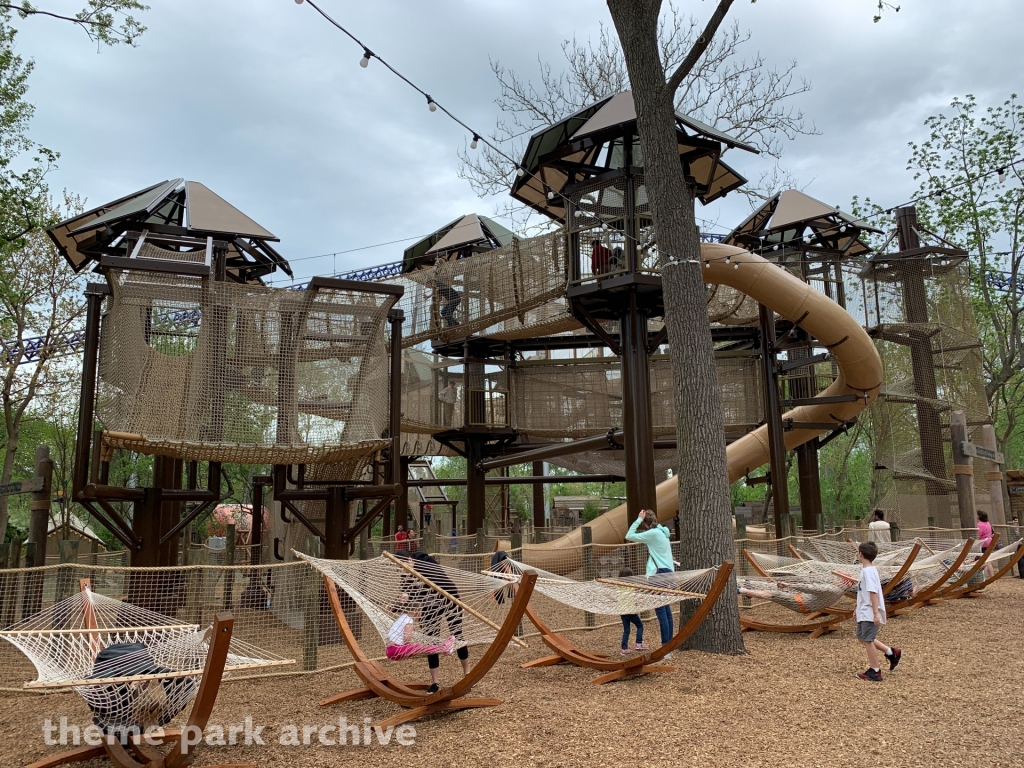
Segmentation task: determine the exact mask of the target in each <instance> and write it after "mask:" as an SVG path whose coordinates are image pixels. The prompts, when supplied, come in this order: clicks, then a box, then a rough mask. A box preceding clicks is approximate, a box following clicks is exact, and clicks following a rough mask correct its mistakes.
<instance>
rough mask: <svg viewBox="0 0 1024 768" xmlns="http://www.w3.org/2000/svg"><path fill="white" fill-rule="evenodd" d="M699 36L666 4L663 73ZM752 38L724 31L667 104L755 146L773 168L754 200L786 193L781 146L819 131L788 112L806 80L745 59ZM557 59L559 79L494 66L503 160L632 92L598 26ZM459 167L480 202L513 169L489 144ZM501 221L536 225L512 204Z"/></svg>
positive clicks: (494, 136) (607, 34)
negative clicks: (533, 137)
mask: <svg viewBox="0 0 1024 768" xmlns="http://www.w3.org/2000/svg"><path fill="white" fill-rule="evenodd" d="M700 31H701V30H700V27H699V26H698V22H697V20H696V19H694V18H693V17H687V16H683V15H682V14H681V13H680V12H679V10H678V9H677V8H676V7H675V6H673V5H669V8H668V12H667V13H666V15H665V18H663V19H662V20H661V22H660V24H659V26H658V53H659V56H660V57H661V60H662V61H663V62H665V67H666V69H668V70H671V69H674V68H675V67H677V66H678V65H679V64H680V63H682V61H683V59H684V58H685V56H686V54H687V52H688V51H689V50H690V49H691V48H692V47H693V44H694V42H695V41H696V39H697V37H698V35H699V34H700ZM749 40H750V33H749V32H743V31H741V30H740V28H739V26H738V25H737V24H733V25H732V26H731V27H729V28H728V29H727V30H725V31H724V33H723V34H722V35H721V36H720V37H718V38H716V39H715V40H714V41H712V43H711V45H709V46H708V50H707V52H706V53H705V55H704V56H703V57H702V58H701V59H700V60H699V61H698V62H697V63H696V64H695V65H694V68H693V70H692V71H691V73H690V74H689V76H688V77H687V78H686V80H685V82H683V83H682V84H681V85H680V87H679V89H678V90H677V91H676V93H675V94H674V96H673V101H674V104H675V107H676V109H678V110H679V111H681V112H683V113H686V114H690V115H693V116H694V117H696V118H697V119H699V120H702V121H703V122H705V123H708V124H710V125H713V126H715V127H716V128H719V129H721V130H724V131H726V132H728V133H730V134H732V135H733V136H735V137H736V138H738V139H740V140H742V141H743V142H745V143H747V144H752V145H754V146H756V147H757V148H758V149H759V150H760V151H761V153H762V154H764V155H766V156H768V157H770V158H772V159H774V160H775V161H776V162H775V165H774V167H772V168H771V169H769V170H767V171H764V172H763V173H762V174H761V177H760V179H759V181H758V182H757V183H756V184H754V185H750V186H748V187H747V188H746V189H745V190H744V192H745V193H746V194H749V195H750V196H751V197H752V198H756V199H758V200H760V199H762V198H763V197H766V196H768V195H770V194H772V193H774V192H776V191H778V190H779V189H781V188H783V187H784V186H793V183H794V182H793V179H792V177H791V176H790V174H789V173H787V172H786V171H785V170H784V169H783V168H782V167H781V166H780V165H779V163H778V161H779V160H780V158H781V157H782V155H783V152H784V150H785V144H786V141H787V140H790V139H793V138H795V137H796V136H798V135H801V134H803V135H809V134H815V133H817V130H816V129H815V128H814V126H813V125H810V126H808V125H807V123H806V121H805V119H804V115H803V112H801V111H800V110H799V109H797V108H796V106H795V105H794V100H795V98H796V97H798V96H799V95H801V94H803V93H806V92H807V91H809V90H810V87H811V86H810V83H809V82H808V81H807V80H804V79H801V78H797V77H796V75H795V70H796V62H795V61H791V62H789V63H788V64H787V65H786V66H784V67H781V68H771V67H767V66H766V65H765V60H764V57H763V56H762V55H761V54H760V53H756V52H755V53H753V54H752V55H751V56H749V57H744V55H743V54H744V50H743V47H744V45H745V44H746V43H747V42H748V41H749ZM562 53H563V55H564V57H565V68H564V71H556V70H554V69H553V68H552V66H551V64H548V63H545V62H543V61H542V62H539V66H540V73H539V80H538V81H537V83H536V84H534V82H533V81H531V80H528V79H524V78H523V77H521V76H520V75H519V74H517V73H516V72H515V71H512V70H508V69H506V68H505V67H503V66H502V65H501V63H500V62H497V61H492V62H491V70H492V71H493V72H494V76H495V78H496V79H497V81H498V84H499V86H500V88H501V96H500V97H499V98H498V99H497V100H496V104H497V105H498V108H499V110H500V116H499V118H498V121H497V123H496V125H495V128H494V130H493V131H492V132H491V133H490V135H489V139H490V140H491V141H492V142H494V143H495V144H496V145H498V146H500V147H501V148H502V150H503V152H504V154H505V155H508V156H511V157H521V156H522V154H523V151H524V149H525V146H526V143H527V141H528V138H529V137H528V134H531V133H533V132H535V131H537V130H539V129H541V128H544V127H546V126H548V125H551V124H553V123H556V122H558V121H559V120H561V119H563V118H564V117H566V116H567V115H570V114H572V113H573V112H576V111H578V110H580V109H583V108H584V107H586V106H588V105H590V104H593V103H594V102H596V101H599V100H600V99H604V98H607V97H608V96H611V95H613V94H616V93H619V92H620V91H624V90H628V89H629V87H630V80H629V73H628V72H627V69H626V62H625V60H624V58H623V56H622V50H621V47H620V45H619V42H618V39H617V38H616V37H615V35H614V33H613V32H612V31H611V30H609V29H608V28H607V27H605V26H604V25H602V26H601V29H600V32H599V34H598V37H597V40H596V41H593V40H586V41H580V40H578V39H576V38H575V37H574V38H573V39H572V40H566V41H564V42H563V43H562ZM459 160H460V166H459V175H460V176H461V177H462V178H465V179H467V180H468V181H469V182H470V184H471V185H472V187H473V190H474V191H475V192H477V194H480V195H482V196H483V195H494V194H499V193H502V192H505V191H507V190H508V188H509V186H510V185H511V183H512V181H513V178H514V173H515V168H514V167H512V166H511V164H510V163H509V162H508V160H507V158H506V157H505V156H503V155H502V154H500V153H498V152H496V151H494V150H493V149H491V148H490V147H488V146H486V145H484V146H483V147H482V148H481V149H480V150H479V151H476V150H471V149H468V148H465V147H464V148H463V150H462V151H461V152H460V153H459ZM501 213H502V215H504V216H505V217H508V218H511V219H512V220H513V221H514V222H515V223H516V225H517V226H518V227H519V228H520V229H523V228H527V227H528V226H530V225H531V224H532V225H534V226H536V220H535V219H531V218H530V217H531V213H529V212H527V211H523V210H519V209H517V208H516V207H514V206H513V204H511V203H510V204H508V205H506V206H504V209H503V210H502V211H501Z"/></svg>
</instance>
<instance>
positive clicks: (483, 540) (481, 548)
mask: <svg viewBox="0 0 1024 768" xmlns="http://www.w3.org/2000/svg"><path fill="white" fill-rule="evenodd" d="M486 551H487V536H486V535H485V534H484V529H483V528H478V529H477V532H476V553H477V554H478V555H482V554H483V553H484V552H486Z"/></svg>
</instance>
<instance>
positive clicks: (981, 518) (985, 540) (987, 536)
mask: <svg viewBox="0 0 1024 768" xmlns="http://www.w3.org/2000/svg"><path fill="white" fill-rule="evenodd" d="M978 543H979V544H981V551H982V553H984V552H985V550H986V549H988V548H989V547H990V546H991V544H992V523H990V522H989V521H988V513H987V512H979V513H978ZM993 572H994V571H993V569H992V566H991V565H989V564H988V563H987V562H986V563H985V578H986V579H987V578H989V577H990V576H991V575H992V574H993Z"/></svg>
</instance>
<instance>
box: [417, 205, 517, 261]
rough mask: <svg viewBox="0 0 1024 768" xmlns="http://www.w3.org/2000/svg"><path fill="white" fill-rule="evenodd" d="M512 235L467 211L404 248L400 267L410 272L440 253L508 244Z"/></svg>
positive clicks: (488, 220)
mask: <svg viewBox="0 0 1024 768" xmlns="http://www.w3.org/2000/svg"><path fill="white" fill-rule="evenodd" d="M514 238H515V235H513V234H512V233H511V232H510V231H509V230H507V229H505V227H503V226H501V225H500V224H498V222H496V221H494V220H493V219H489V218H487V217H486V216H480V215H478V214H475V213H468V214H466V215H465V216H460V217H459V218H457V219H456V220H455V221H452V222H449V223H448V224H445V225H444V226H443V227H441V228H440V229H438V230H437V231H435V232H432V233H431V234H429V235H427V236H426V237H425V238H423V239H422V240H420V241H419V242H417V243H415V244H414V245H411V246H409V247H408V248H406V249H405V253H404V255H403V260H404V262H405V263H404V265H403V271H405V272H411V271H412V270H414V269H416V267H418V266H420V265H422V264H433V263H434V261H435V260H436V259H437V258H438V257H439V256H447V255H448V254H451V253H459V254H461V255H468V254H469V253H483V252H484V251H490V250H492V249H494V248H500V247H501V246H503V245H508V244H509V243H511V242H512V240H513V239H514Z"/></svg>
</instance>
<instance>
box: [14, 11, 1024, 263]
mask: <svg viewBox="0 0 1024 768" xmlns="http://www.w3.org/2000/svg"><path fill="white" fill-rule="evenodd" d="M147 2H149V3H150V4H151V5H152V10H151V11H149V12H148V13H146V14H144V19H143V21H144V23H145V24H146V25H147V26H148V28H149V30H148V31H147V32H146V34H145V35H144V36H143V37H142V38H141V39H140V41H139V45H138V47H137V48H128V47H125V46H118V47H116V48H113V49H110V48H107V49H103V50H102V51H100V52H99V53H97V51H96V46H95V45H93V44H91V43H90V42H89V40H88V39H87V38H86V37H85V35H84V34H83V33H82V32H81V31H80V30H78V29H76V28H74V27H73V26H72V25H70V24H66V23H62V22H58V21H53V20H48V19H44V18H40V17H37V18H32V19H28V20H26V21H23V22H20V29H21V33H20V35H19V43H18V50H19V52H20V53H22V54H23V55H25V56H27V57H32V58H34V59H35V61H36V70H35V73H34V74H33V76H32V78H31V81H30V90H29V98H30V100H31V101H32V102H33V103H34V104H35V105H36V116H35V119H34V122H33V124H32V136H33V138H35V139H36V140H37V141H38V142H40V143H42V144H44V145H45V146H48V147H51V148H53V149H56V150H58V151H59V152H60V153H61V155H62V156H61V159H60V166H59V168H58V169H57V170H56V171H55V172H54V173H53V174H52V176H51V185H52V187H53V189H54V190H55V191H56V190H60V189H61V188H67V189H68V190H70V191H72V192H75V193H78V194H80V195H82V196H84V197H85V198H87V200H88V203H89V204H90V205H98V204H100V203H103V202H106V201H108V200H111V199H114V198H116V197H120V196H122V195H125V194H127V193H129V192H131V191H134V190H136V189H139V188H141V187H144V186H148V185H150V184H153V183H155V182H157V181H160V180H162V179H165V178H175V177H185V178H188V179H194V180H196V181H201V182H203V183H204V184H206V185H207V186H209V187H210V188H211V189H213V190H214V191H216V192H217V193H218V194H220V195H222V196H223V197H225V198H226V199H228V200H229V201H230V202H232V203H233V204H234V205H236V206H237V207H238V208H240V209H241V210H243V211H244V212H246V213H247V214H249V215H250V216H251V217H253V218H254V219H255V220H256V221H258V222H259V223H260V224H262V225H263V226H264V227H266V228H268V229H269V230H271V231H272V232H274V233H275V234H276V235H277V236H278V237H280V238H281V244H280V249H281V252H282V253H283V254H284V255H285V256H286V257H287V258H288V259H290V260H291V261H292V263H293V266H294V268H295V271H296V273H297V274H298V275H300V276H309V275H314V274H330V273H332V272H333V271H335V270H336V269H337V270H344V269H351V268H357V267H361V266H368V265H372V264H380V263H385V262H388V261H394V260H396V259H398V258H400V257H401V252H402V249H403V248H404V247H405V246H406V245H407V244H408V243H399V244H394V245H389V246H383V247H378V248H372V249H367V250H360V251H356V252H353V253H349V254H343V255H338V256H327V257H323V258H311V257H316V256H319V255H321V254H331V253H335V252H338V251H345V250H350V249H356V248H362V247H364V246H369V245H374V244H377V243H383V242H385V241H392V240H398V239H401V238H412V237H416V236H420V235H424V234H427V233H429V232H431V231H433V230H434V229H436V228H437V227H439V226H441V225H443V224H445V223H447V222H448V221H450V220H452V219H454V218H456V217H457V216H459V215H461V214H464V213H469V212H474V211H475V212H478V213H482V214H490V213H491V212H492V211H493V210H494V202H495V201H493V200H480V199H478V198H477V197H476V196H475V195H474V194H473V192H472V190H471V189H470V188H469V185H468V183H467V182H465V181H462V180H460V179H459V178H458V176H457V173H456V171H457V168H458V159H457V157H456V151H457V150H458V149H459V148H460V147H461V146H462V144H463V142H464V141H465V140H466V139H467V138H468V137H467V136H466V134H465V132H464V131H463V130H462V129H461V128H459V127H458V126H457V125H455V124H454V123H452V122H451V121H450V120H448V119H447V118H446V117H444V116H443V115H442V113H440V112H437V113H433V114H432V113H430V112H429V111H428V110H427V106H426V103H425V100H424V99H423V97H422V96H420V95H418V94H416V93H415V92H413V91H411V90H410V89H409V88H408V87H407V86H406V85H405V84H404V83H402V82H401V81H399V80H398V79H397V78H395V77H394V76H393V75H392V74H390V73H389V72H387V71H386V70H385V69H384V68H383V67H381V66H380V65H379V64H378V63H376V62H373V63H371V65H370V66H369V67H368V68H367V69H361V68H360V67H359V66H358V62H359V59H360V57H361V55H362V51H361V50H360V49H359V48H358V46H356V44H355V43H353V42H352V41H351V40H349V39H348V38H346V37H345V36H344V35H343V34H342V33H341V32H339V31H338V30H336V29H334V28H333V27H331V26H330V25H329V24H328V23H327V22H326V21H325V20H324V19H322V18H321V17H320V16H319V15H318V14H317V13H316V12H315V11H314V10H313V9H312V8H311V7H310V6H309V5H308V4H304V5H296V4H295V2H293V0H147ZM319 3H320V5H321V7H323V8H324V9H325V10H326V11H327V12H328V13H330V14H331V15H332V16H334V17H335V18H336V19H337V20H338V21H339V22H341V23H342V24H344V25H345V26H346V27H348V28H349V29H350V30H351V31H352V32H353V33H354V34H355V35H356V36H358V37H360V38H362V39H363V41H364V42H365V43H366V44H367V45H368V46H369V47H370V48H371V49H372V50H373V51H375V52H376V53H379V54H380V55H382V56H383V57H384V58H386V59H387V60H389V62H391V63H392V64H393V65H394V66H396V67H397V68H398V69H399V70H401V71H402V72H403V73H405V74H407V75H408V76H409V77H410V78H411V79H413V80H414V81H415V82H416V83H417V84H418V85H420V87H422V88H423V89H424V90H426V91H428V92H429V93H431V94H432V95H433V96H434V98H436V99H437V100H438V101H439V102H440V103H442V104H444V105H445V106H446V107H448V108H449V109H450V110H451V111H452V112H454V113H455V114H456V115H458V116H459V117H460V118H461V119H463V120H464V121H465V122H466V123H467V124H469V125H470V126H472V127H473V128H474V129H476V130H478V131H479V132H481V133H485V132H488V131H489V130H490V129H491V128H492V127H493V125H494V122H495V119H496V116H497V109H496V107H495V106H494V99H495V98H496V97H497V95H498V88H497V85H496V83H495V82H494V79H493V76H492V75H491V72H490V68H489V64H488V59H494V60H498V61H500V62H501V63H502V64H504V65H505V66H507V67H509V68H511V69H514V70H516V71H517V72H519V73H520V74H521V75H524V76H527V77H533V78H535V79H536V73H537V66H538V65H537V62H538V59H540V60H543V61H546V62H549V63H550V64H551V65H552V66H553V67H554V68H556V69H558V68H560V67H561V66H562V64H563V59H562V53H561V48H560V43H561V42H562V40H563V39H565V38H568V37H572V36H574V35H575V36H576V37H577V38H578V39H585V38H587V37H590V36H595V35H596V34H597V30H598V27H599V24H601V23H602V22H603V23H605V24H610V20H609V17H608V12H607V8H606V6H605V4H604V3H603V2H600V0H573V2H567V1H566V0H561V1H559V0H543V1H541V0H463V1H462V2H459V1H458V0H431V1H430V2H423V1H422V0H420V1H414V0H405V1H404V2H402V1H400V0H370V1H369V2H359V3H355V2H350V1H347V0H319ZM874 4H875V3H874V0H761V2H757V3H754V4H751V3H747V2H743V1H742V0H740V2H737V3H736V4H735V6H734V10H733V12H732V18H733V19H735V20H736V21H737V22H738V23H739V24H740V26H741V28H743V29H749V30H750V31H751V32H752V33H753V39H752V40H751V41H750V42H749V43H748V44H747V47H748V53H749V54H753V53H754V52H756V51H758V50H759V51H761V52H762V53H763V54H764V55H765V56H766V58H767V59H768V61H769V63H775V64H784V63H785V62H787V61H788V60H790V59H795V60H796V61H797V62H798V65H799V67H798V70H797V72H798V74H799V75H801V76H803V77H806V78H808V79H809V80H810V81H811V83H812V86H813V90H812V91H811V92H810V93H808V94H805V95H803V96H800V97H799V98H798V99H797V100H796V101H795V105H796V106H798V107H799V108H800V109H802V110H803V111H804V113H805V115H806V117H807V118H808V120H810V121H813V122H814V123H815V124H816V126H817V127H818V129H819V130H820V131H821V135H819V136H809V137H807V136H805V137H799V138H798V139H797V140H795V141H793V142H791V143H789V144H788V145H787V147H786V154H785V157H784V160H783V164H784V165H785V166H786V167H788V168H790V169H791V170H792V171H794V172H795V173H796V175H797V177H798V178H799V180H800V183H801V186H802V187H803V188H804V190H805V191H806V192H807V193H808V194H810V195H813V196H815V197H818V198H820V199H822V200H824V201H826V202H828V203H830V204H833V205H837V204H838V205H843V206H847V204H848V202H849V200H850V198H851V196H852V195H854V194H858V195H861V196H865V195H866V196H870V197H871V198H872V199H874V200H875V201H876V202H879V203H881V204H883V205H884V206H887V207H888V206H891V205H895V204H897V203H900V202H903V201H904V200H906V199H907V198H908V197H909V196H910V195H911V193H912V192H913V190H914V189H915V185H914V183H913V181H912V179H911V177H910V174H909V173H907V172H906V171H905V166H906V159H907V156H908V151H907V142H908V141H911V140H922V139H923V138H925V134H924V131H923V128H922V122H923V120H924V118H925V117H927V116H928V115H931V114H934V113H935V112H937V111H939V110H941V109H942V108H943V107H945V106H946V105H948V103H949V101H950V100H951V99H952V98H953V97H954V96H957V95H961V96H962V95H964V94H966V93H973V94H975V95H976V96H977V97H978V99H979V101H980V102H981V103H982V104H983V105H987V104H994V103H998V102H1001V101H1002V100H1004V99H1005V98H1007V97H1008V96H1009V94H1010V93H1012V92H1013V91H1014V90H1015V89H1017V88H1018V87H1019V83H1020V82H1021V80H1020V73H1021V72H1022V71H1024V52H1022V46H1021V44H1020V42H1019V33H1020V29H1021V28H1022V27H1024V4H1022V3H1020V2H1015V1H1014V0H971V1H970V2H969V1H968V0H901V5H902V6H903V7H902V10H901V11H900V12H899V13H898V14H897V13H893V12H891V11H887V12H886V13H885V15H884V18H883V21H882V22H881V23H879V24H873V23H872V20H871V18H872V15H873V13H874V8H873V6H874ZM39 5H40V6H41V7H43V8H45V9H47V10H51V11H55V12H64V13H73V12H74V11H75V10H77V9H78V8H79V7H81V5H82V0H47V1H46V2H41V3H39ZM714 5H715V4H714V3H713V2H711V0H679V3H678V6H679V7H680V8H681V9H683V10H684V11H689V12H692V13H694V14H696V15H697V16H698V17H700V18H701V19H702V20H703V19H704V18H705V17H706V16H707V15H708V14H709V13H710V12H711V11H712V9H713V8H714ZM731 162H732V163H733V165H734V166H735V167H736V168H737V170H739V171H740V172H741V173H745V174H746V175H748V176H750V177H751V178H756V173H755V170H756V168H755V166H754V165H753V163H756V162H757V161H756V160H753V159H748V157H747V156H745V155H743V154H742V153H741V154H739V155H736V156H732V160H731ZM733 197H736V196H733ZM747 211H748V208H747V207H746V204H745V203H744V202H743V201H742V199H733V200H726V201H723V203H722V204H720V208H719V209H718V210H715V211H710V212H709V211H704V212H702V211H698V214H700V215H705V216H708V215H710V216H712V217H713V218H716V220H717V221H719V222H720V226H719V229H720V230H727V229H729V228H730V227H731V226H732V225H734V224H736V223H738V222H739V221H740V220H741V219H742V218H743V217H744V216H745V214H746V212H747Z"/></svg>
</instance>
